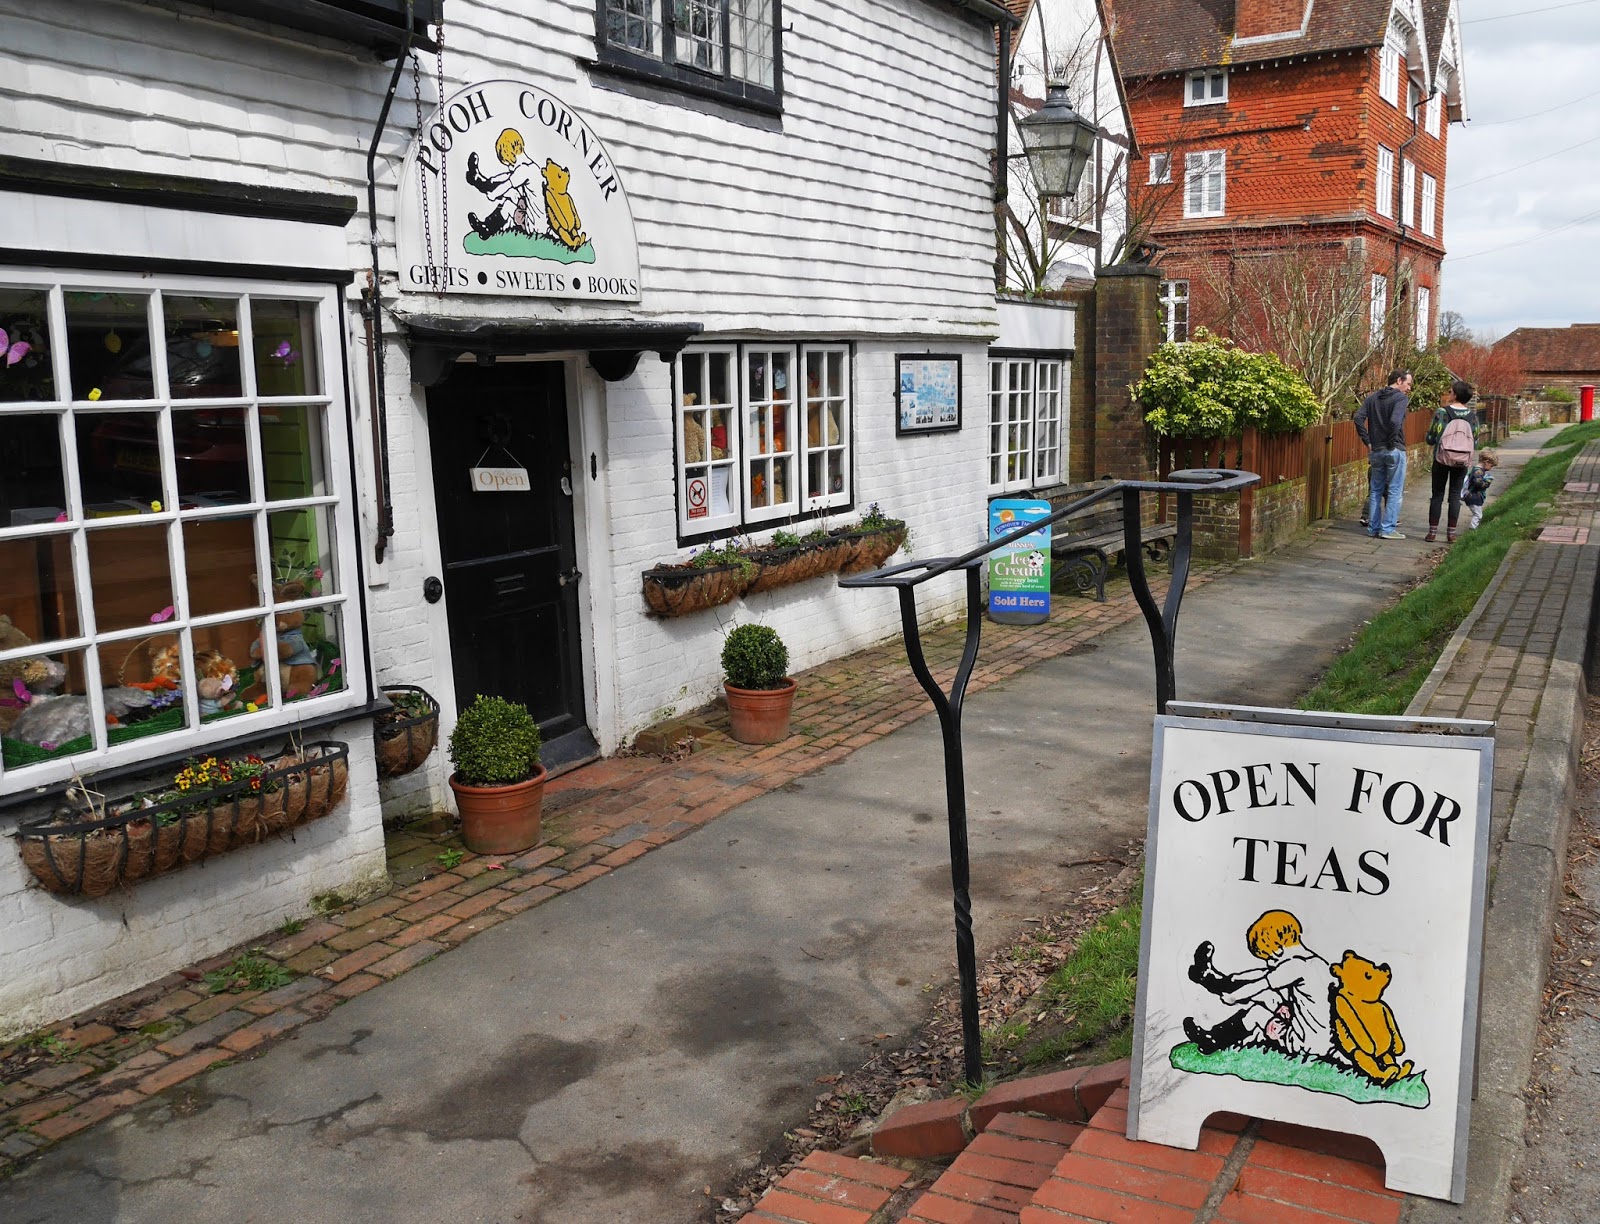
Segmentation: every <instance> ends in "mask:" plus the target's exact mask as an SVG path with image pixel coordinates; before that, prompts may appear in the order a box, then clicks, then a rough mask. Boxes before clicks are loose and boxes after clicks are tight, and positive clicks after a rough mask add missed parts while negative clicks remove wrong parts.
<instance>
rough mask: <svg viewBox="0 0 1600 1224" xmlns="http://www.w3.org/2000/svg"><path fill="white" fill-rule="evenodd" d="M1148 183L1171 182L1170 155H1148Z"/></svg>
mask: <svg viewBox="0 0 1600 1224" xmlns="http://www.w3.org/2000/svg"><path fill="white" fill-rule="evenodd" d="M1150 181H1151V182H1152V183H1170V182H1172V154H1171V153H1152V154H1150Z"/></svg>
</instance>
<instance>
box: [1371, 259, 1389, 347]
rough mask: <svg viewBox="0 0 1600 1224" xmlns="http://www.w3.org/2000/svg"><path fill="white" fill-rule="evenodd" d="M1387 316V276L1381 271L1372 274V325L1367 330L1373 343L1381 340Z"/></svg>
mask: <svg viewBox="0 0 1600 1224" xmlns="http://www.w3.org/2000/svg"><path fill="white" fill-rule="evenodd" d="M1388 316H1389V278H1388V277H1387V276H1384V275H1382V274H1381V273H1376V272H1375V273H1373V276H1372V326H1371V329H1370V332H1369V335H1370V337H1371V340H1372V343H1373V344H1380V343H1382V341H1383V331H1384V323H1385V322H1386V321H1387V319H1388Z"/></svg>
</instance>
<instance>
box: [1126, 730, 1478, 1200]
mask: <svg viewBox="0 0 1600 1224" xmlns="http://www.w3.org/2000/svg"><path fill="white" fill-rule="evenodd" d="M1493 769H1494V739H1493V724H1492V723H1486V722H1468V721H1457V720H1429V721H1422V720H1416V719H1407V718H1380V717H1362V716H1347V715H1333V714H1317V713H1309V712H1305V711H1297V710H1267V709H1256V708H1251V707H1222V706H1210V705H1201V704H1193V703H1179V702H1173V703H1171V704H1170V705H1169V706H1168V712H1167V713H1166V714H1164V715H1161V716H1158V717H1157V719H1156V725H1155V746H1154V757H1153V761H1152V765H1151V774H1150V828H1149V837H1148V841H1147V843H1146V856H1147V857H1146V868H1145V898H1144V924H1143V930H1142V933H1141V943H1140V949H1139V1001H1138V1007H1137V1009H1136V1016H1135V1031H1134V1053H1133V1073H1132V1079H1131V1083H1130V1097H1131V1100H1130V1103H1129V1104H1130V1107H1129V1111H1128V1137H1129V1138H1130V1139H1135V1140H1143V1141H1147V1142H1154V1143H1164V1144H1168V1145H1170V1146H1172V1147H1181V1148H1189V1149H1193V1148H1195V1147H1196V1146H1197V1144H1198V1143H1199V1137H1200V1127H1201V1124H1202V1123H1204V1121H1205V1120H1206V1118H1207V1117H1208V1116H1209V1115H1211V1114H1213V1113H1217V1112H1221V1111H1227V1112H1232V1113H1239V1114H1245V1115H1248V1116H1250V1117H1256V1118H1269V1119H1274V1120H1277V1121H1282V1122H1293V1123H1298V1124H1300V1125H1303V1126H1312V1127H1317V1128H1319V1129H1322V1130H1330V1131H1337V1132H1341V1133H1344V1134H1350V1135H1364V1136H1366V1137H1367V1138H1369V1139H1371V1140H1372V1141H1373V1142H1374V1143H1375V1144H1377V1146H1378V1147H1379V1148H1380V1149H1381V1150H1382V1152H1383V1156H1384V1161H1385V1168H1386V1174H1385V1180H1386V1183H1387V1185H1388V1186H1389V1188H1390V1189H1392V1190H1400V1191H1405V1192H1407V1193H1411V1194H1421V1195H1427V1196H1429V1197H1432V1198H1439V1199H1449V1200H1451V1201H1453V1202H1461V1201H1462V1199H1463V1198H1464V1197H1465V1195H1466V1142H1467V1125H1468V1115H1469V1111H1470V1108H1471V1095H1472V1085H1473V1070H1474V1068H1473V1060H1474V1057H1475V1055H1476V1048H1477V1022H1478V989H1479V973H1480V968H1481V960H1482V945H1483V904H1484V887H1485V867H1486V863H1487V857H1488V845H1489V804H1490V796H1491V793H1492V778H1493Z"/></svg>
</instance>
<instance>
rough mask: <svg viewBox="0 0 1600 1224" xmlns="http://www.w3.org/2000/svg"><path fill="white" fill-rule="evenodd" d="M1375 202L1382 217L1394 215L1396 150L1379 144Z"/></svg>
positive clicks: (1374, 192) (1374, 193)
mask: <svg viewBox="0 0 1600 1224" xmlns="http://www.w3.org/2000/svg"><path fill="white" fill-rule="evenodd" d="M1373 181H1374V183H1375V184H1376V186H1375V187H1374V188H1373V195H1374V203H1375V204H1376V205H1377V209H1378V215H1379V216H1380V217H1392V216H1394V150H1393V149H1391V148H1389V146H1388V145H1379V146H1378V173H1377V175H1376V176H1375V177H1374V180H1373Z"/></svg>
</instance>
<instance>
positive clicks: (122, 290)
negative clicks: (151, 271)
mask: <svg viewBox="0 0 1600 1224" xmlns="http://www.w3.org/2000/svg"><path fill="white" fill-rule="evenodd" d="M30 277H32V274H22V273H17V274H11V275H10V276H9V279H8V277H7V275H6V274H0V333H3V334H4V344H3V347H0V452H3V453H4V454H5V455H6V456H7V461H8V470H7V474H6V477H5V479H4V480H0V574H3V575H4V576H5V580H4V582H0V749H3V752H0V793H6V792H12V791H17V790H22V789H26V788H29V787H32V786H34V785H37V784H40V783H49V782H51V781H59V780H62V779H65V778H67V777H70V776H71V775H72V774H73V773H74V772H82V773H84V774H85V775H87V774H90V773H92V772H93V770H94V769H95V768H96V767H97V765H98V764H99V763H101V762H105V763H121V762H128V761H136V760H144V759H146V758H148V757H150V756H152V755H157V754H163V755H164V754H174V755H177V754H181V753H184V752H188V751H191V750H201V749H204V747H205V746H206V745H207V743H208V742H212V741H215V740H216V739H217V738H218V737H219V736H221V735H223V734H226V735H228V736H230V737H232V736H235V735H239V734H242V733H246V732H247V730H248V728H249V727H253V726H259V727H260V728H261V730H262V731H263V733H264V734H265V733H269V732H270V731H271V730H272V728H273V727H274V726H275V725H279V724H282V723H284V722H286V721H288V720H289V719H291V718H293V719H294V720H298V719H299V718H300V717H302V716H303V713H304V710H303V707H306V706H310V705H313V704H316V703H324V704H325V705H327V706H328V707H330V708H337V707H339V706H340V705H349V704H351V703H352V702H356V701H359V700H360V696H359V695H358V690H359V689H362V688H364V683H363V684H362V685H356V684H353V683H352V681H351V677H350V673H351V671H352V670H353V671H354V672H355V673H356V674H357V677H358V678H361V679H363V680H364V669H363V666H362V663H361V657H362V651H361V650H360V648H359V645H357V646H356V648H354V649H352V643H351V642H350V641H349V640H348V637H347V635H348V633H349V632H350V626H351V625H355V626H359V624H360V618H359V616H357V617H349V616H348V615H347V613H346V610H345V608H344V606H343V605H344V601H345V600H346V598H347V595H346V594H345V592H346V591H349V590H354V589H359V588H358V587H357V586H356V584H354V583H351V582H350V581H348V578H347V572H348V570H349V567H351V566H352V565H353V564H354V553H353V543H354V523H353V510H352V506H351V504H350V499H349V490H348V488H347V487H346V482H345V476H344V473H345V472H346V471H347V470H348V460H347V459H346V458H344V457H343V455H344V446H345V439H344V433H343V431H344V429H345V427H346V426H345V417H344V406H343V404H342V402H340V401H338V400H337V399H336V398H335V397H334V395H333V394H332V393H330V389H336V388H338V387H339V385H340V380H339V379H337V378H336V377H332V376H330V374H329V372H328V371H327V370H326V369H325V368H324V366H325V362H326V360H327V359H328V354H329V353H337V345H338V319H337V313H336V312H337V310H338V299H337V295H336V293H335V292H334V291H332V290H329V289H323V288H319V287H314V286H310V287H295V288H294V289H293V290H290V289H289V288H288V287H286V286H282V285H267V286H251V285H231V284H230V285H218V284H216V283H214V282H205V281H199V280H194V279H190V280H185V281H181V282H174V283H172V284H170V285H164V284H162V283H160V281H159V280H157V279H156V278H149V277H116V276H106V277H100V278H95V281H94V283H84V282H85V281H87V280H88V278H87V277H85V278H83V279H82V280H80V281H79V282H78V283H60V282H59V281H58V282H56V283H46V282H45V280H44V278H43V277H37V278H34V279H33V283H24V282H28V281H29V280H30ZM152 337H156V338H158V339H159V343H158V344H157V345H156V346H155V347H154V348H152ZM246 351H248V352H249V354H250V360H248V361H245V360H243V359H242V358H243V354H244V353H245V352H246ZM13 358H14V359H13ZM291 705H293V706H295V707H296V710H295V711H294V713H293V715H291V714H290V712H289V709H288V707H289V706H291ZM221 721H227V722H228V724H229V725H228V727H227V728H226V731H225V732H224V731H222V730H213V729H212V728H213V727H214V725H215V724H217V723H219V722H221Z"/></svg>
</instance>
